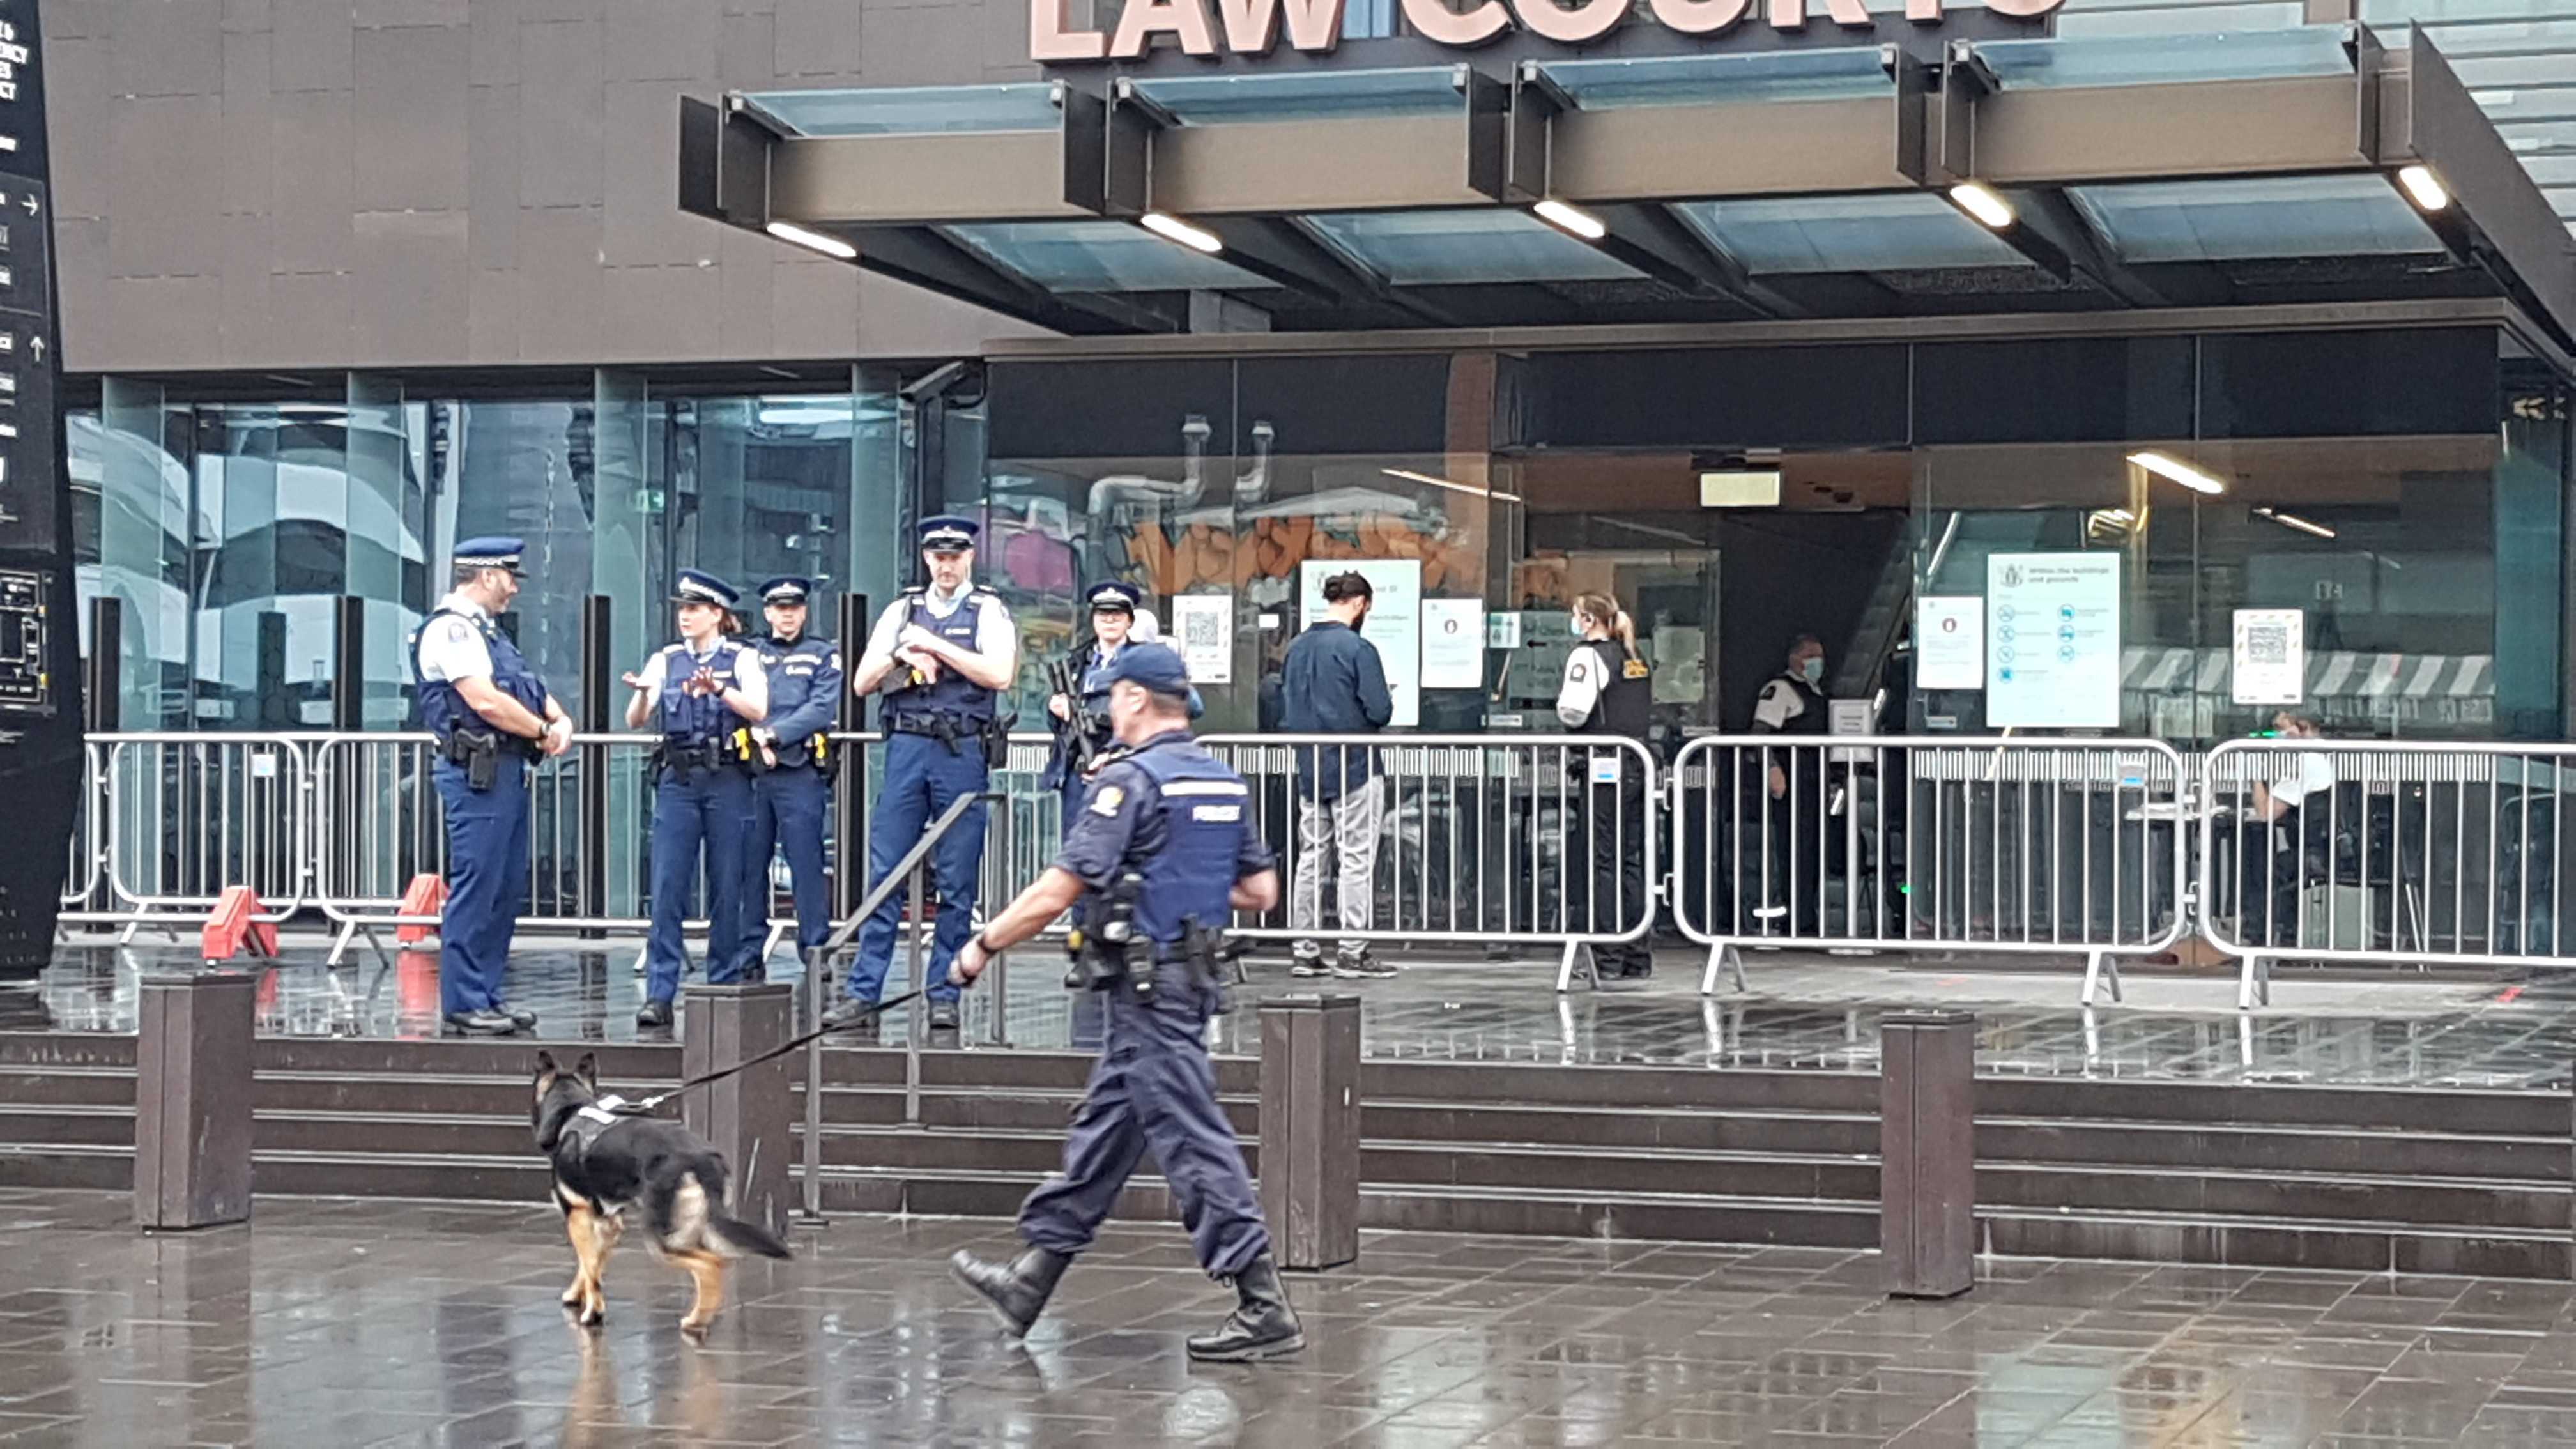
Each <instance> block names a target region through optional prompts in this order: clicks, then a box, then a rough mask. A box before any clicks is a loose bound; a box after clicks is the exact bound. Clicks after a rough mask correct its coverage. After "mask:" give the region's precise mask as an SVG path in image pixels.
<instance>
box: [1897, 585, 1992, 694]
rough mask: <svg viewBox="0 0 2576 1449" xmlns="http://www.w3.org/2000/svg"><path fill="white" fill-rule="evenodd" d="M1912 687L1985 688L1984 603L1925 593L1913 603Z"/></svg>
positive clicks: (1970, 597)
mask: <svg viewBox="0 0 2576 1449" xmlns="http://www.w3.org/2000/svg"><path fill="white" fill-rule="evenodd" d="M1914 687H1915V688H1917V689H1983V688H1985V687H1986V601H1985V600H1984V599H1981V598H1979V597H1977V596H1976V595H1974V594H1954V595H1946V596H1945V595H1940V594H1926V595H1924V596H1923V597H1921V598H1919V599H1917V600H1915V601H1914Z"/></svg>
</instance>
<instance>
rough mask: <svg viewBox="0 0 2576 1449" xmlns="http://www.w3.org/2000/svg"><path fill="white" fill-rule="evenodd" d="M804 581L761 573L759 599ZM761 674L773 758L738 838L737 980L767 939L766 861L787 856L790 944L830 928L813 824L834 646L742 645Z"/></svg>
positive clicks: (792, 600) (836, 667) (827, 808)
mask: <svg viewBox="0 0 2576 1449" xmlns="http://www.w3.org/2000/svg"><path fill="white" fill-rule="evenodd" d="M813 592H814V581H813V580H811V579H803V578H794V577H789V578H777V579H771V580H770V581H768V582H767V583H764V584H762V585H761V586H760V597H761V601H762V602H763V603H765V604H795V605H803V604H805V603H806V602H807V601H808V600H809V599H810V597H811V596H812V594H813ZM750 647H752V648H753V649H756V650H758V651H759V653H760V660H761V664H762V665H763V667H764V668H765V669H766V670H767V671H768V674H769V718H768V719H767V720H766V721H765V722H764V723H763V725H762V729H763V731H764V732H765V733H764V738H766V739H767V740H768V741H769V745H770V752H771V753H772V754H773V755H775V756H776V757H777V761H778V762H777V764H775V765H772V766H770V767H769V768H768V769H766V770H764V771H759V772H756V773H754V774H753V775H752V777H751V823H750V827H749V830H748V832H747V834H746V836H745V838H744V841H743V900H744V901H745V902H746V903H747V906H746V909H747V910H748V911H749V916H748V918H747V919H746V920H745V922H744V929H743V935H742V948H741V950H740V952H739V953H738V956H739V959H738V960H737V961H736V963H735V970H734V975H735V977H736V978H738V979H758V978H759V977H760V976H761V975H762V974H763V968H764V965H765V963H764V962H763V961H762V960H761V952H760V948H761V947H762V945H764V944H765V943H766V942H767V941H768V939H769V931H768V927H769V920H768V914H769V895H770V893H769V862H770V859H771V857H772V856H773V855H774V854H775V853H776V852H777V851H778V850H780V849H781V848H784V849H785V850H786V852H787V877H788V889H789V891H790V892H791V893H792V895H793V897H794V900H795V903H796V946H797V950H798V952H799V953H800V954H801V953H803V952H805V951H810V950H813V949H814V948H815V947H817V946H820V945H822V944H823V942H824V941H825V939H827V938H828V937H829V936H830V935H831V934H832V903H831V898H830V895H829V893H828V892H827V891H826V890H825V884H826V882H825V880H824V878H823V823H824V820H825V818H826V817H827V816H828V815H829V814H830V813H831V806H832V783H831V780H830V778H829V777H828V776H827V775H826V774H825V772H824V768H823V751H824V750H825V749H826V748H827V747H828V744H827V741H825V740H824V738H823V737H824V736H825V735H826V734H827V733H829V731H830V730H831V728H832V724H833V721H834V719H835V716H836V714H837V712H838V710H839V708H840V702H841V651H840V650H839V649H838V648H837V647H835V646H834V645H833V643H832V641H831V640H829V639H817V638H815V637H814V636H813V635H811V634H798V635H797V636H796V637H795V638H793V639H780V638H778V637H777V636H775V635H768V636H764V637H762V638H759V639H755V640H752V641H750Z"/></svg>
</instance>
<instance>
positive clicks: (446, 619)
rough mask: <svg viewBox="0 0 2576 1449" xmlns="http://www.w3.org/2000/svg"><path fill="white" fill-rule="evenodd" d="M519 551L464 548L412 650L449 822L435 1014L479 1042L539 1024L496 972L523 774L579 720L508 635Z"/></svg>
mask: <svg viewBox="0 0 2576 1449" xmlns="http://www.w3.org/2000/svg"><path fill="white" fill-rule="evenodd" d="M523 549H524V545H522V543H521V542H520V541H519V540H518V539H515V538H499V537H488V538H469V539H466V540H464V541H463V542H461V543H459V544H457V545H456V554H455V558H454V561H453V568H454V575H453V578H454V588H453V589H452V590H451V591H450V592H449V593H448V595H447V597H445V598H443V599H441V600H439V601H438V607H437V608H435V609H432V610H431V611H430V613H429V617H428V618H426V619H424V620H422V621H421V626H420V629H419V631H418V632H417V633H415V634H413V635H412V641H411V657H412V671H413V682H414V683H415V684H416V685H417V686H418V689H417V691H416V693H417V696H418V698H419V700H420V716H421V724H422V725H423V726H424V727H425V728H427V729H428V730H429V732H430V733H431V734H433V735H436V736H437V737H438V753H437V758H436V760H435V761H434V762H433V763H432V764H431V766H430V779H431V781H432V782H433V783H434V784H435V785H436V786H437V787H438V799H439V803H440V805H441V806H442V807H443V808H444V810H445V813H446V816H447V915H446V919H445V921H444V922H443V923H442V924H441V925H440V927H439V933H438V942H439V946H438V1005H439V1012H440V1014H441V1016H442V1017H443V1018H444V1019H445V1023H446V1029H447V1030H449V1031H453V1032H467V1033H473V1034H476V1035H484V1036H508V1035H509V1034H510V1033H512V1032H515V1031H525V1030H528V1029H530V1028H532V1027H534V1026H535V1025H536V1024H537V1014H536V1013H535V1012H533V1011H525V1010H521V1009H520V1008H517V1007H514V1006H511V1005H510V1004H509V1003H508V1002H506V1001H504V1000H503V999H502V996H501V971H502V968H503V967H504V966H506V965H507V964H508V963H509V959H510V934H511V932H512V930H513V929H515V928H516V927H517V925H518V921H519V908H520V907H521V906H522V905H523V904H525V902H526V900H527V891H528V764H529V762H530V761H532V760H534V759H536V758H537V756H539V755H541V754H544V755H560V754H562V753H563V752H564V751H565V750H566V749H567V748H569V747H570V746H571V744H572V716H570V715H568V714H566V713H564V707H563V706H562V705H560V704H558V703H556V702H555V697H554V696H553V695H551V694H549V693H547V692H546V686H545V681H543V680H541V679H539V678H538V677H537V672H536V671H535V670H534V669H531V668H529V667H528V661H527V660H526V659H525V658H524V657H522V656H521V655H520V653H519V649H518V646H517V645H515V644H513V643H511V642H510V636H509V635H507V634H504V633H502V632H501V625H500V621H499V618H498V616H499V615H500V614H501V613H502V612H503V611H504V610H506V609H508V608H509V607H510V601H511V600H512V599H515V598H517V597H518V595H519V558H520V555H521V553H522V551H523Z"/></svg>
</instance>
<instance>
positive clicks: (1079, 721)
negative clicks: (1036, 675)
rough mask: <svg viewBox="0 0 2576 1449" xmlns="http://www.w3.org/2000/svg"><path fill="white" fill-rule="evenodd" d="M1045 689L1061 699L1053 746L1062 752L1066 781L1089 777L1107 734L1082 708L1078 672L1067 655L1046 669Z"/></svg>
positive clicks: (1106, 725)
mask: <svg viewBox="0 0 2576 1449" xmlns="http://www.w3.org/2000/svg"><path fill="white" fill-rule="evenodd" d="M1047 688H1048V689H1049V690H1050V691H1052V692H1054V693H1056V694H1060V695H1063V696H1064V701H1065V712H1064V718H1062V719H1060V720H1057V721H1056V722H1055V724H1054V729H1055V737H1056V743H1057V744H1058V745H1060V746H1061V747H1062V748H1063V750H1064V765H1065V769H1066V770H1067V771H1069V772H1070V776H1069V777H1070V778H1072V779H1076V780H1079V779H1081V778H1083V777H1084V776H1086V775H1089V774H1090V773H1091V767H1092V765H1093V764H1094V763H1095V762H1097V761H1098V759H1099V757H1100V742H1101V740H1103V739H1104V738H1106V737H1107V736H1108V734H1109V722H1108V721H1107V720H1104V719H1102V718H1101V717H1100V716H1099V715H1097V714H1095V713H1093V712H1092V711H1091V710H1088V709H1085V708H1083V704H1082V672H1081V671H1080V670H1079V669H1077V668H1076V667H1075V665H1074V662H1073V657H1072V656H1071V655H1067V656H1065V657H1064V658H1062V659H1059V660H1056V661H1055V662H1054V663H1052V664H1050V665H1048V666H1047Z"/></svg>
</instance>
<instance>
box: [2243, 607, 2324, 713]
mask: <svg viewBox="0 0 2576 1449" xmlns="http://www.w3.org/2000/svg"><path fill="white" fill-rule="evenodd" d="M2307 622H2308V621H2307V615H2305V614H2303V613H2301V612H2300V611H2299V610H2297V609H2239V610H2237V611H2236V649H2235V667H2234V669H2233V670H2232V671H2230V673H2231V677H2232V684H2231V687H2230V693H2231V695H2232V696H2233V698H2234V699H2235V701H2236V702H2237V703H2238V704H2254V705H2264V704H2276V705H2277V704H2297V703H2299V702H2300V701H2302V700H2304V699H2305V698H2307V685H2308V641H2307V632H2308V628H2307Z"/></svg>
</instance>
